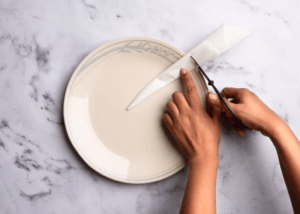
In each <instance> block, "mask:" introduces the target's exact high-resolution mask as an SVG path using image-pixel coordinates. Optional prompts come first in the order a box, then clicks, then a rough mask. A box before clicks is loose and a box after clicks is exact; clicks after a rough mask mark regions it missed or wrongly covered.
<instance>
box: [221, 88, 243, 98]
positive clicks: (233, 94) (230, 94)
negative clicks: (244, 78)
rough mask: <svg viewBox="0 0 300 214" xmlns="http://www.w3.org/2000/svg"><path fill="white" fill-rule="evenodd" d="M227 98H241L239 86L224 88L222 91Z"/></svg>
mask: <svg viewBox="0 0 300 214" xmlns="http://www.w3.org/2000/svg"><path fill="white" fill-rule="evenodd" d="M221 94H222V95H223V96H225V98H234V99H239V88H224V89H223V90H222V92H221Z"/></svg>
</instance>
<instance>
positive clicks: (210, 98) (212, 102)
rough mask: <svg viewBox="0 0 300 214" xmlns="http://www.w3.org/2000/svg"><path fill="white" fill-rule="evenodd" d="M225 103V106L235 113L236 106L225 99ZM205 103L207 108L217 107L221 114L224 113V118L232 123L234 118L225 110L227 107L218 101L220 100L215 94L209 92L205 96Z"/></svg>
mask: <svg viewBox="0 0 300 214" xmlns="http://www.w3.org/2000/svg"><path fill="white" fill-rule="evenodd" d="M224 100H225V102H227V104H228V105H229V106H230V108H231V109H232V110H233V111H234V112H235V113H236V110H237V108H236V107H237V106H236V104H234V103H232V102H230V101H228V100H227V99H225V98H224ZM207 103H208V105H209V106H213V107H218V108H220V109H221V112H223V113H225V117H226V118H227V119H228V120H229V121H231V122H234V121H235V118H234V116H233V115H232V114H231V112H230V111H229V110H228V109H227V107H226V106H225V105H224V103H223V102H222V101H221V100H220V98H219V97H218V95H217V94H215V93H212V92H209V93H208V95H207Z"/></svg>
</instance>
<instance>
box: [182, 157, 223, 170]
mask: <svg viewBox="0 0 300 214" xmlns="http://www.w3.org/2000/svg"><path fill="white" fill-rule="evenodd" d="M188 164H189V167H190V169H199V168H201V169H203V168H204V169H213V170H217V169H218V165H219V158H218V155H215V156H210V157H209V158H203V157H197V156H196V157H193V158H191V159H189V160H188Z"/></svg>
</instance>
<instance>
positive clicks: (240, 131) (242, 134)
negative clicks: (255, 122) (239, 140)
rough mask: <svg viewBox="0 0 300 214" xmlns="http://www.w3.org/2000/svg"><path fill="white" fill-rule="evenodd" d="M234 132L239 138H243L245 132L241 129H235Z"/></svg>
mask: <svg viewBox="0 0 300 214" xmlns="http://www.w3.org/2000/svg"><path fill="white" fill-rule="evenodd" d="M235 131H236V132H237V134H238V135H239V136H240V137H244V135H245V130H244V129H241V128H235Z"/></svg>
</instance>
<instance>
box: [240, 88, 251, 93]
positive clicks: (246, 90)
mask: <svg viewBox="0 0 300 214" xmlns="http://www.w3.org/2000/svg"><path fill="white" fill-rule="evenodd" d="M241 92H242V94H249V93H250V90H249V89H248V88H241Z"/></svg>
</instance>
